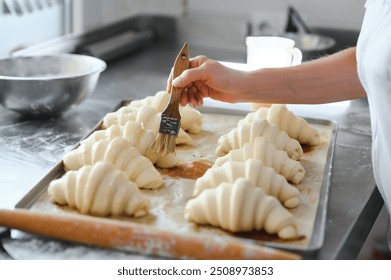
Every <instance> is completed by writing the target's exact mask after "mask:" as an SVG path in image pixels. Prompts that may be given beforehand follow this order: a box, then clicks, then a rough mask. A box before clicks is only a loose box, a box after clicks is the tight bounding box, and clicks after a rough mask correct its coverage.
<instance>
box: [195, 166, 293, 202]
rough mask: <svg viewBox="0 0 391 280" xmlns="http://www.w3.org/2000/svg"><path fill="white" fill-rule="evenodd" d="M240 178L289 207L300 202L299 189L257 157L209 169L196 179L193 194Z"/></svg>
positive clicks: (196, 194)
mask: <svg viewBox="0 0 391 280" xmlns="http://www.w3.org/2000/svg"><path fill="white" fill-rule="evenodd" d="M238 178H246V179H248V180H250V181H251V182H252V183H253V184H254V185H255V186H257V187H259V188H262V189H263V190H264V191H265V193H267V194H268V195H272V196H275V197H276V198H277V199H278V200H280V201H281V202H282V203H283V204H284V206H285V207H287V208H293V207H296V206H297V205H298V204H299V202H300V199H299V196H300V193H299V191H298V190H297V189H296V188H295V187H293V186H291V185H290V184H289V183H288V182H287V181H286V179H285V178H284V177H283V176H281V175H279V174H277V173H276V172H275V171H274V169H273V168H271V167H266V166H265V165H264V164H263V162H262V161H260V160H257V159H248V160H246V162H238V161H227V162H226V163H224V164H223V165H222V166H219V167H213V168H210V169H208V170H207V171H206V172H205V174H204V175H203V176H202V177H200V178H198V179H197V180H196V182H195V185H194V192H193V195H194V196H198V195H199V194H200V193H202V192H203V191H204V190H206V189H211V188H215V187H217V186H218V185H219V184H220V183H222V182H231V183H232V182H234V181H235V180H236V179H238Z"/></svg>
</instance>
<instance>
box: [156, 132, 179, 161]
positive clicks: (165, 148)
mask: <svg viewBox="0 0 391 280" xmlns="http://www.w3.org/2000/svg"><path fill="white" fill-rule="evenodd" d="M176 137H177V136H176V135H170V134H165V133H159V134H158V135H157V137H156V140H155V142H154V144H153V149H154V150H155V151H156V152H157V153H158V154H161V155H163V156H164V155H168V154H172V153H175V146H176Z"/></svg>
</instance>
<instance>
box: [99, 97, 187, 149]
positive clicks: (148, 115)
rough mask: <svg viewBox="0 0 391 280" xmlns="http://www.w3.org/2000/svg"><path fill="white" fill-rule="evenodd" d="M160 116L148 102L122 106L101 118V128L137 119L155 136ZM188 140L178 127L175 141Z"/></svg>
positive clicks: (183, 142) (178, 142) (181, 142)
mask: <svg viewBox="0 0 391 280" xmlns="http://www.w3.org/2000/svg"><path fill="white" fill-rule="evenodd" d="M161 117H162V113H161V112H158V111H157V110H156V109H155V108H153V107H151V106H150V105H148V104H144V105H142V106H141V107H140V108H132V107H129V106H124V107H121V108H120V109H119V110H117V111H115V112H112V113H108V114H106V116H105V117H104V118H103V123H102V128H103V129H107V128H108V127H110V126H112V125H114V124H117V125H124V124H125V123H126V122H128V121H138V122H141V123H142V124H143V127H144V128H146V129H149V130H151V131H152V132H153V133H154V134H155V137H156V135H157V134H158V133H159V128H160V120H161ZM190 142H191V137H190V136H189V135H188V134H187V133H186V132H185V131H184V130H183V129H182V128H180V129H179V134H178V137H176V139H175V143H176V144H188V143H190Z"/></svg>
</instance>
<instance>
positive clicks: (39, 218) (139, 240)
mask: <svg viewBox="0 0 391 280" xmlns="http://www.w3.org/2000/svg"><path fill="white" fill-rule="evenodd" d="M0 226H5V227H8V228H14V229H19V230H23V231H26V232H30V233H34V234H39V235H43V236H46V237H51V238H56V239H61V240H66V241H73V242H77V243H82V244H88V245H95V246H99V247H106V248H113V249H121V250H126V251H131V252H136V253H141V254H147V255H155V256H162V257H168V258H190V259H289V260H292V259H300V258H301V257H300V256H299V255H297V254H293V253H290V252H286V251H283V250H277V249H272V248H266V247H262V246H258V245H251V244H247V243H244V242H237V241H233V240H232V239H222V238H212V237H206V236H204V235H191V236H189V235H185V234H179V233H173V232H169V231H164V230H160V229H156V228H154V227H151V226H147V225H142V224H136V223H131V222H125V221H115V220H109V219H107V218H97V217H90V216H82V215H77V214H48V213H43V212H35V211H30V210H21V209H17V210H0Z"/></svg>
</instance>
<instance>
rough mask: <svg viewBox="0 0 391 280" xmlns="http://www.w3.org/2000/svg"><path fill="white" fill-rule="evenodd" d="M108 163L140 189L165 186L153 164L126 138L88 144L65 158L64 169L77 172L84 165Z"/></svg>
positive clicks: (102, 140) (101, 140)
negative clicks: (100, 162) (122, 172)
mask: <svg viewBox="0 0 391 280" xmlns="http://www.w3.org/2000/svg"><path fill="white" fill-rule="evenodd" d="M98 161H107V162H110V163H111V164H113V165H114V167H116V168H118V169H120V170H122V171H124V172H125V174H126V175H127V176H128V178H129V180H130V181H132V182H135V183H136V184H137V186H138V187H140V188H145V189H155V188H158V187H160V186H161V185H162V184H163V178H162V176H161V175H160V173H159V172H158V171H157V170H156V168H155V167H154V166H153V164H152V162H151V161H150V160H149V159H148V158H146V157H144V156H142V155H141V154H140V152H139V150H138V149H137V148H135V147H134V146H133V145H132V144H131V143H130V142H129V141H127V140H125V139H124V138H120V137H116V138H114V139H112V140H109V139H106V138H103V139H100V140H99V141H97V142H94V143H93V142H88V143H85V144H84V145H81V146H79V147H78V148H77V149H75V150H72V151H71V152H69V153H68V154H66V155H65V156H64V159H63V162H64V169H65V170H77V169H80V168H81V167H82V166H83V165H92V164H94V163H97V162H98Z"/></svg>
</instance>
